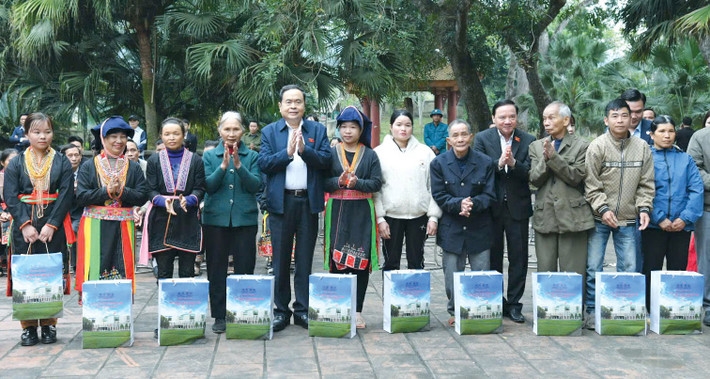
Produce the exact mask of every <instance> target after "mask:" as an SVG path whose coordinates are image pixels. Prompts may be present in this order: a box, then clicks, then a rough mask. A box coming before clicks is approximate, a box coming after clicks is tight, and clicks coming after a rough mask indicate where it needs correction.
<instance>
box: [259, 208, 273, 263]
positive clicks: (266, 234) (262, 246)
mask: <svg viewBox="0 0 710 379" xmlns="http://www.w3.org/2000/svg"><path fill="white" fill-rule="evenodd" d="M267 218H269V212H265V213H264V218H263V219H262V221H261V236H259V242H258V244H257V246H258V251H259V255H260V256H262V257H270V256H272V255H273V253H274V248H273V246H272V245H271V230H269V228H268V226H267V224H266V219H267Z"/></svg>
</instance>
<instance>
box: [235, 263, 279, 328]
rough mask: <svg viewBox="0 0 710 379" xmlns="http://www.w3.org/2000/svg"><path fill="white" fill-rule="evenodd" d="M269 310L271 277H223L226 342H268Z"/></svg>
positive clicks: (272, 292)
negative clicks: (225, 308) (225, 285)
mask: <svg viewBox="0 0 710 379" xmlns="http://www.w3.org/2000/svg"><path fill="white" fill-rule="evenodd" d="M273 309H274V277H273V276H262V275H230V276H228V277H227V315H226V319H225V321H226V323H227V330H226V336H227V339H246V340H256V339H266V340H268V339H271V337H272V336H273V331H272V327H271V320H272V318H273Z"/></svg>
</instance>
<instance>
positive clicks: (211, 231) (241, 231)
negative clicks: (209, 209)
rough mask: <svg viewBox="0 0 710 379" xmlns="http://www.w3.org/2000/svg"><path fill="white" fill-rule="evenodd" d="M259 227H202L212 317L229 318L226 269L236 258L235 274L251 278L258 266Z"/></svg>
mask: <svg viewBox="0 0 710 379" xmlns="http://www.w3.org/2000/svg"><path fill="white" fill-rule="evenodd" d="M257 229H258V227H257V226H256V225H253V226H236V227H223V226H212V225H202V233H204V236H205V252H206V255H207V279H208V280H209V281H210V310H211V314H212V317H214V318H225V317H226V315H227V266H228V264H229V263H228V262H229V256H230V255H233V256H234V273H235V274H236V275H245V274H248V275H251V274H253V273H254V266H255V265H256V233H257Z"/></svg>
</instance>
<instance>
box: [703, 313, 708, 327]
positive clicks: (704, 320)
mask: <svg viewBox="0 0 710 379" xmlns="http://www.w3.org/2000/svg"><path fill="white" fill-rule="evenodd" d="M703 324H705V326H710V311H705V317H703Z"/></svg>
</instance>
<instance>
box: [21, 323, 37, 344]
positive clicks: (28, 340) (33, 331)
mask: <svg viewBox="0 0 710 379" xmlns="http://www.w3.org/2000/svg"><path fill="white" fill-rule="evenodd" d="M20 341H21V342H20V344H21V345H22V346H34V345H36V344H38V343H39V337H37V327H36V326H30V327H27V328H25V329H24V330H23V331H22V337H20Z"/></svg>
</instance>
